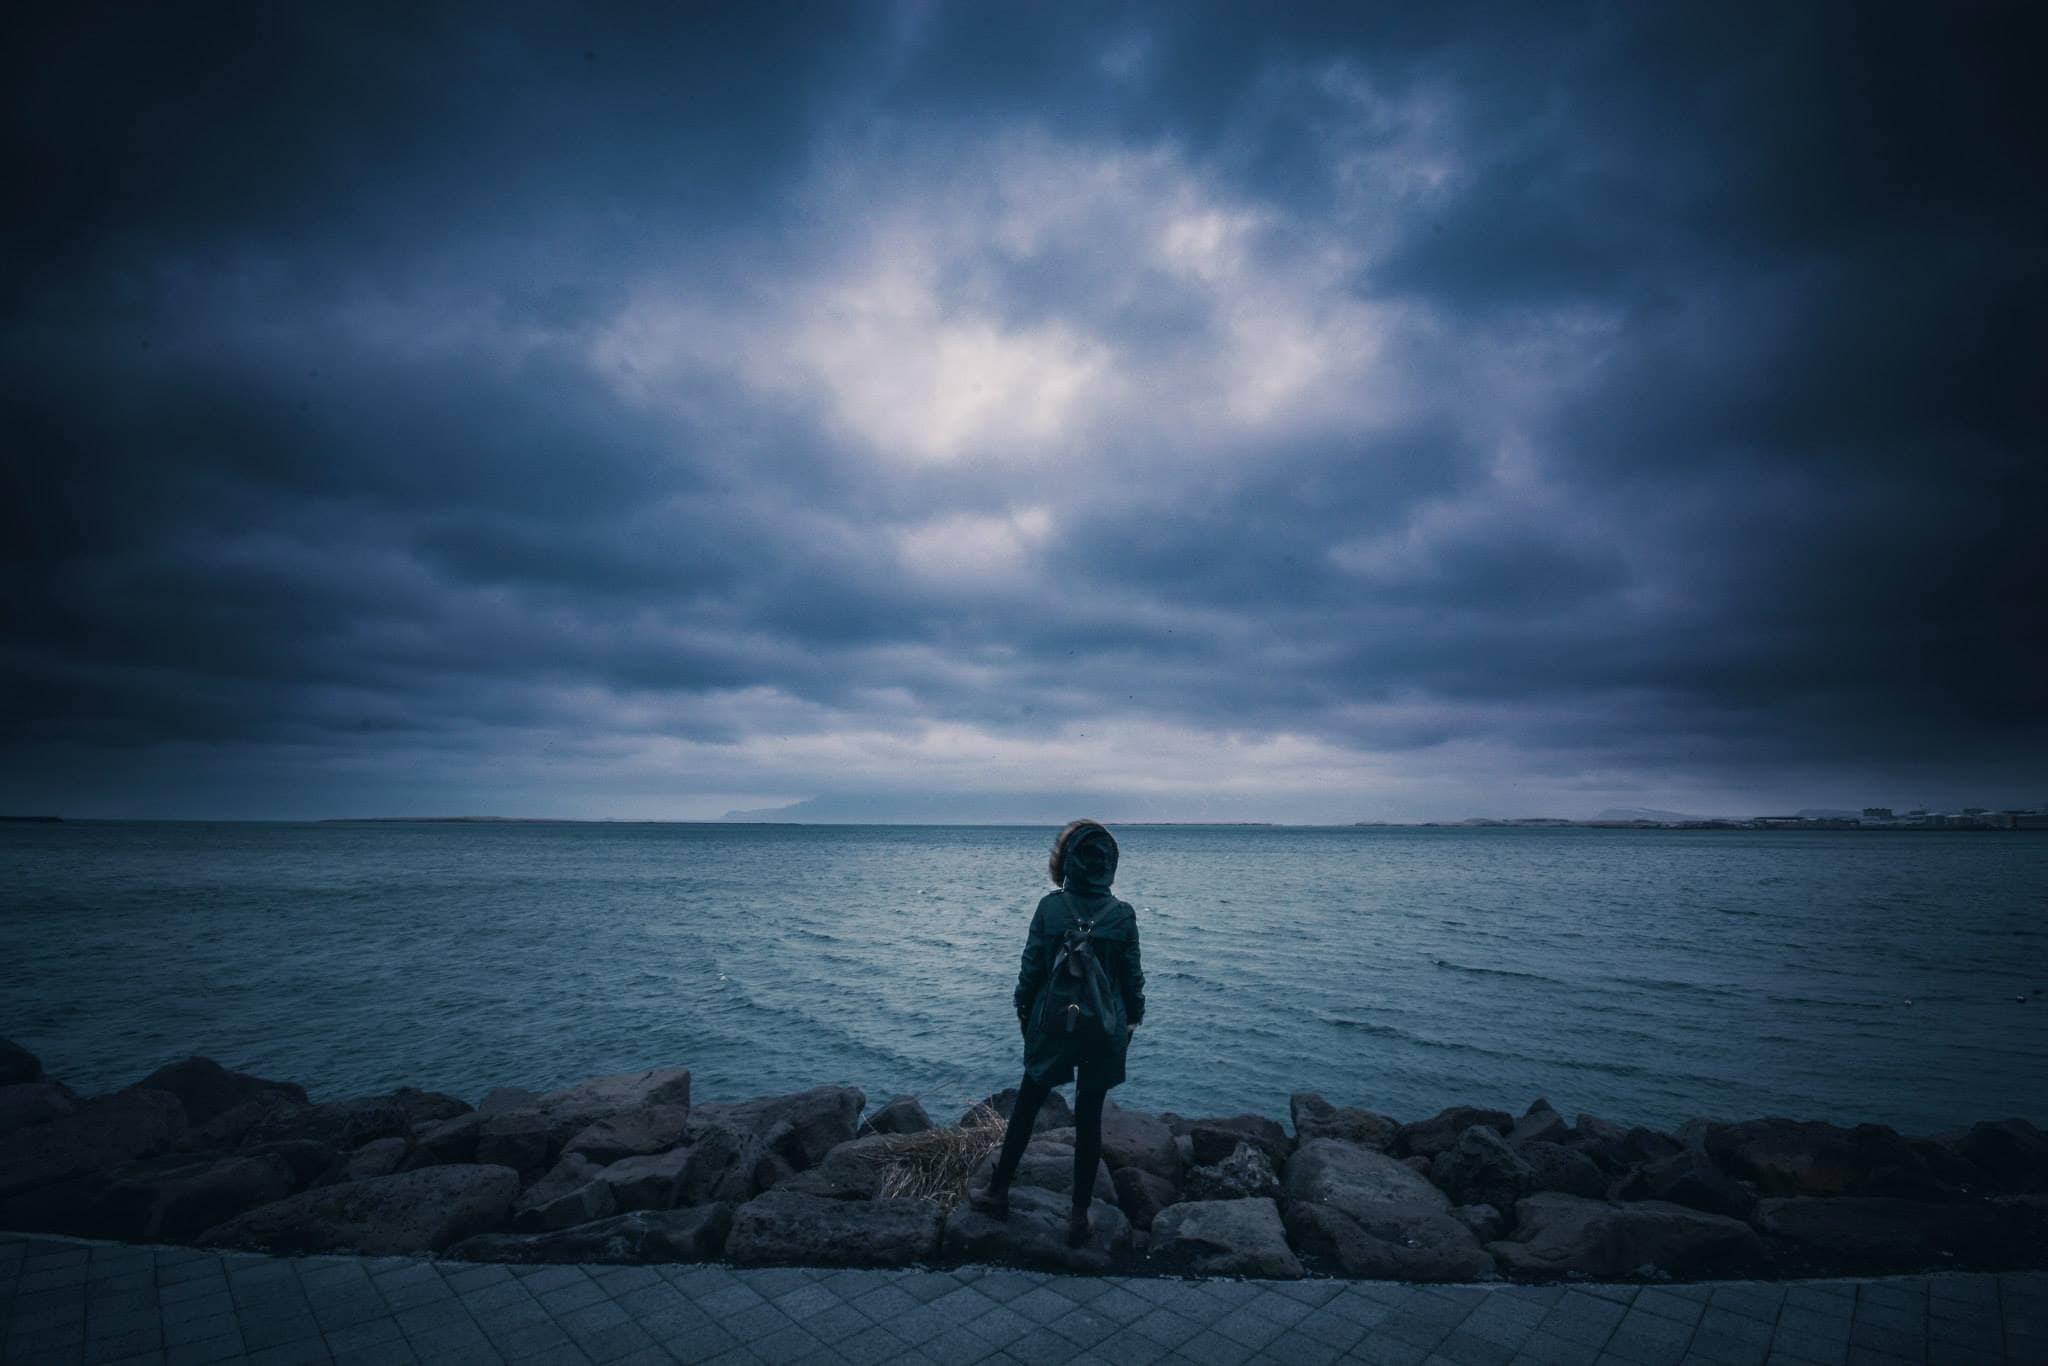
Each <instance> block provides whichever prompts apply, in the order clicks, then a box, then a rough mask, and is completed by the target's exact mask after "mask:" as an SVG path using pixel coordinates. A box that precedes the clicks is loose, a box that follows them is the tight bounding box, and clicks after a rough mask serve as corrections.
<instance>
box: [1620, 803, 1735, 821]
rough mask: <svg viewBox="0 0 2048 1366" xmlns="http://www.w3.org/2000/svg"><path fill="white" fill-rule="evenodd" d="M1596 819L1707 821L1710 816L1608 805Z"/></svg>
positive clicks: (1643, 807)
mask: <svg viewBox="0 0 2048 1366" xmlns="http://www.w3.org/2000/svg"><path fill="white" fill-rule="evenodd" d="M1593 819H1594V820H1596V821H1707V820H1712V819H1713V817H1712V816H1688V815H1686V814H1685V813H1684V812H1683V811H1659V810H1657V809H1656V808H1655V807H1653V806H1610V807H1608V808H1607V809H1606V810H1605V811H1602V812H1601V813H1600V814H1599V815H1597V816H1595V817H1593Z"/></svg>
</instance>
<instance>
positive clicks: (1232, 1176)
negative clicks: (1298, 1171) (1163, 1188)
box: [1182, 1142, 1280, 1217]
mask: <svg viewBox="0 0 2048 1366" xmlns="http://www.w3.org/2000/svg"><path fill="white" fill-rule="evenodd" d="M1279 1194H1280V1177H1279V1176H1278V1175H1277V1174H1276V1173H1275V1172H1274V1170H1273V1164H1272V1163H1271V1162H1270V1161H1268V1160H1267V1158H1266V1154H1265V1153H1264V1152H1263V1151H1261V1150H1260V1149H1258V1148H1255V1147H1253V1146H1252V1145H1251V1144H1250V1143H1244V1142H1240V1143H1239V1144H1238V1145H1237V1147H1236V1148H1234V1149H1233V1150H1232V1151H1231V1153H1230V1156H1228V1157H1226V1158H1224V1159H1223V1160H1222V1161H1221V1162H1217V1163H1213V1164H1211V1165H1209V1166H1206V1167H1197V1168H1195V1169H1194V1170H1193V1171H1191V1172H1189V1173H1188V1181H1187V1189H1186V1192H1185V1193H1184V1195H1183V1197H1182V1198H1183V1199H1187V1200H1196V1201H1206V1202H1212V1203H1213V1202H1216V1201H1231V1200H1250V1199H1258V1198H1264V1199H1267V1200H1272V1199H1276V1198H1277V1197H1278V1196H1279ZM1275 1217H1278V1216H1277V1215H1276V1216H1275Z"/></svg>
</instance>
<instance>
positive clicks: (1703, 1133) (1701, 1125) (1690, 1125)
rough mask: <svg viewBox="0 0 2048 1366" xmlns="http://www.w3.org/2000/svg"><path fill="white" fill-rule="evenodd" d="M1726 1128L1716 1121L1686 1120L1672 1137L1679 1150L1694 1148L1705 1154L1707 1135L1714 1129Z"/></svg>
mask: <svg viewBox="0 0 2048 1366" xmlns="http://www.w3.org/2000/svg"><path fill="white" fill-rule="evenodd" d="M1726 1127H1727V1125H1726V1124H1724V1123H1723V1122H1722V1121H1720V1120H1718V1119H1698V1118H1694V1119H1688V1120H1687V1121H1686V1122H1685V1123H1683V1124H1681V1125H1679V1126H1678V1132H1677V1134H1676V1135H1674V1137H1676V1138H1677V1139H1678V1146H1679V1147H1681V1148H1694V1149H1697V1150H1698V1151H1700V1152H1705V1151H1706V1150H1707V1135H1708V1134H1710V1133H1712V1132H1713V1131H1714V1130H1716V1129H1723V1128H1726Z"/></svg>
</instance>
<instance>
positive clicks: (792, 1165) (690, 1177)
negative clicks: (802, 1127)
mask: <svg viewBox="0 0 2048 1366" xmlns="http://www.w3.org/2000/svg"><path fill="white" fill-rule="evenodd" d="M706 1108H709V1107H706ZM688 1137H689V1146H688V1147H687V1148H686V1149H685V1150H684V1151H685V1152H686V1153H687V1156H688V1160H687V1161H686V1162H685V1163H684V1164H683V1169H682V1173H681V1176H680V1177H679V1178H678V1184H677V1189H676V1203H677V1204H679V1205H704V1204H712V1203H715V1202H718V1201H724V1202H726V1203H728V1204H731V1205H739V1204H741V1203H743V1202H745V1201H747V1200H751V1199H753V1198H754V1197H755V1196H756V1195H759V1194H760V1193H761V1192H763V1191H766V1190H773V1189H774V1188H775V1187H776V1186H778V1185H780V1184H782V1183H783V1182H784V1181H786V1180H788V1179H789V1178H790V1177H791V1176H793V1175H795V1174H796V1171H797V1168H798V1163H800V1162H801V1163H803V1164H804V1165H805V1166H807V1167H808V1166H812V1165H815V1163H813V1162H812V1161H811V1160H810V1153H809V1149H808V1143H809V1142H813V1141H816V1136H815V1135H813V1136H812V1138H811V1139H808V1140H807V1139H806V1138H805V1137H804V1135H802V1134H801V1133H800V1132H799V1131H798V1130H797V1129H796V1128H795V1126H793V1125H792V1124H790V1123H789V1121H788V1120H786V1119H785V1120H778V1121H776V1122H774V1123H772V1124H770V1125H769V1126H768V1127H767V1128H766V1129H764V1130H761V1131H759V1132H751V1131H749V1130H747V1129H745V1128H742V1127H736V1126H734V1125H732V1124H729V1123H726V1122H724V1121H722V1120H715V1119H713V1118H709V1117H707V1118H704V1119H702V1120H699V1119H697V1118H693V1119H692V1120H691V1121H690V1131H689V1135H688ZM827 1151H828V1152H829V1151H830V1150H829V1149H828V1150H827Z"/></svg>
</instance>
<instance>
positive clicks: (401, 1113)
mask: <svg viewBox="0 0 2048 1366" xmlns="http://www.w3.org/2000/svg"><path fill="white" fill-rule="evenodd" d="M281 1094H282V1093H281ZM283 1098H284V1100H286V1101H287V1102H289V1100H290V1099H291V1097H290V1096H289V1094H284V1095H283ZM258 1103H259V1104H262V1103H263V1102H261V1101H259V1102H258ZM231 1108H234V1109H235V1110H237V1111H239V1109H240V1107H239V1106H236V1107H231ZM225 1113H226V1112H223V1114H225ZM411 1137H412V1120H411V1119H410V1118H409V1117H408V1116H407V1115H406V1112H405V1107H404V1106H403V1105H401V1104H399V1103H398V1101H396V1100H395V1099H393V1098H392V1097H390V1096H388V1095H387V1096H353V1097H350V1098H349V1099H347V1100H335V1101H329V1102H327V1103H326V1104H324V1105H306V1106H296V1107H294V1106H291V1105H289V1104H285V1105H282V1106H276V1107H275V1108H272V1109H271V1110H270V1111H269V1113H268V1114H267V1115H266V1116H265V1118H264V1119H262V1120H261V1121H260V1122H258V1123H257V1124H255V1125H254V1126H252V1127H251V1128H249V1129H248V1130H247V1131H246V1132H245V1133H244V1134H243V1137H242V1142H243V1144H244V1145H245V1146H246V1145H247V1144H250V1143H271V1142H276V1141H278V1140H280V1139H286V1138H311V1139H317V1140H318V1141H320V1142H322V1143H326V1144H329V1145H331V1146H333V1147H335V1148H338V1149H340V1150H342V1151H343V1152H349V1151H352V1150H354V1149H356V1148H360V1147H362V1146H363V1145H364V1144H365V1143H368V1142H369V1141H370V1140H371V1139H373V1138H404V1139H410V1138H411Z"/></svg>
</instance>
